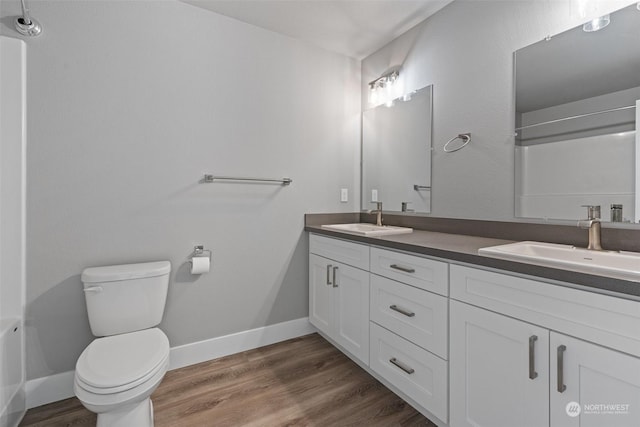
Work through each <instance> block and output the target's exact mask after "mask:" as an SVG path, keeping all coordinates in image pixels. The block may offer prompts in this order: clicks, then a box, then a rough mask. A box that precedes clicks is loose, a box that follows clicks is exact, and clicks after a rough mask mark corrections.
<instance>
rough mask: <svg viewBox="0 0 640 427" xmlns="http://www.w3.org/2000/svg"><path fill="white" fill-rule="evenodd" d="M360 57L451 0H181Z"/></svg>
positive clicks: (379, 46) (381, 45)
mask: <svg viewBox="0 0 640 427" xmlns="http://www.w3.org/2000/svg"><path fill="white" fill-rule="evenodd" d="M182 1H184V2H185V3H189V4H192V5H194V6H197V7H201V8H203V9H207V10H210V11H213V12H216V13H219V14H221V15H225V16H228V17H231V18H235V19H237V20H239V21H243V22H246V23H249V24H252V25H256V26H258V27H262V28H265V29H267V30H271V31H275V32H277V33H281V34H284V35H287V36H290V37H293V38H296V39H300V40H304V41H307V42H309V43H312V44H314V45H316V46H319V47H321V48H324V49H327V50H330V51H332V52H337V53H340V54H343V55H347V56H350V57H353V58H356V59H363V58H365V57H367V56H369V55H370V54H372V53H373V52H375V51H377V50H378V49H380V48H381V47H383V46H384V45H386V44H387V43H389V42H390V41H391V40H393V39H395V38H396V37H398V36H399V35H401V34H402V33H404V32H406V31H407V30H409V29H410V28H412V27H414V26H415V25H417V24H418V23H420V22H422V21H424V20H425V19H426V18H428V17H429V16H431V15H433V14H434V13H436V12H437V11H438V10H440V9H442V8H443V7H444V6H446V5H447V4H449V3H451V2H452V1H453V0H182Z"/></svg>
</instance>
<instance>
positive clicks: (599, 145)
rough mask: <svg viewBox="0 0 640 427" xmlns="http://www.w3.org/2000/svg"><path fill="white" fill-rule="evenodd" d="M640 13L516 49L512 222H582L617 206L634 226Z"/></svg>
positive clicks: (607, 215)
mask: <svg viewBox="0 0 640 427" xmlns="http://www.w3.org/2000/svg"><path fill="white" fill-rule="evenodd" d="M639 46H640V10H639V9H638V7H637V5H636V3H634V4H633V5H631V6H628V7H626V8H624V9H621V10H619V11H617V12H615V13H612V14H611V15H610V24H609V25H608V26H606V27H604V28H603V29H601V30H599V31H595V32H586V31H584V30H583V26H579V27H576V28H573V29H571V30H569V31H566V32H564V33H561V34H559V35H556V36H553V37H551V38H548V39H547V40H543V41H540V42H538V43H535V44H533V45H531V46H527V47H525V48H523V49H520V50H518V51H516V52H515V55H514V61H515V92H516V113H515V116H516V117H515V122H516V150H515V153H516V159H515V163H516V195H515V197H516V200H515V206H516V216H518V217H527V218H544V219H579V218H584V217H585V215H586V210H585V208H584V207H582V205H600V206H601V209H602V219H603V220H604V221H610V220H611V211H612V209H611V205H622V218H623V219H622V220H623V221H627V222H634V223H636V222H638V220H639V219H640V218H639V217H640V209H639V207H638V203H639V200H640V198H639V197H638V195H637V192H638V191H639V190H640V184H639V183H640V178H639V172H637V171H636V169H637V168H636V164H637V163H638V160H640V153H639V151H638V149H637V147H638V146H639V145H640V141H639V136H638V133H637V132H636V123H638V122H640V121H639V120H638V107H637V106H638V104H639V101H638V100H640V47H639Z"/></svg>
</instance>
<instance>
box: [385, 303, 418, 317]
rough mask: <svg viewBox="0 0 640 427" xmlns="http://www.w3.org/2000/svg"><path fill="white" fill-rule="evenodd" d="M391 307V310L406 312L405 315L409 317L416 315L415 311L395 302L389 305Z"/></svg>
mask: <svg viewBox="0 0 640 427" xmlns="http://www.w3.org/2000/svg"><path fill="white" fill-rule="evenodd" d="M389 308H390V309H391V310H393V311H397V312H398V313H400V314H404V315H405V316H407V317H413V316H415V315H416V314H415V313H414V312H413V311H409V310H407V309H404V308H402V307H398V306H397V305H395V304H393V305H390V306H389Z"/></svg>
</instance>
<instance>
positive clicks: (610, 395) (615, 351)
mask: <svg viewBox="0 0 640 427" xmlns="http://www.w3.org/2000/svg"><path fill="white" fill-rule="evenodd" d="M450 271H451V284H450V286H451V298H452V300H451V302H450V322H451V324H450V326H451V330H450V340H451V345H450V352H451V357H450V389H451V392H450V402H451V406H450V414H451V422H450V425H451V427H460V426H487V427H489V426H491V427H501V426H504V427H510V426H532V427H538V426H549V425H550V426H551V427H564V426H567V427H573V426H575V427H577V426H581V427H584V426H593V427H596V426H607V427H623V426H624V427H626V426H629V427H631V426H638V425H640V358H638V357H637V356H639V355H640V352H639V351H638V349H639V348H640V347H638V345H639V344H640V303H638V302H636V301H630V300H625V299H620V298H615V297H610V296H605V295H598V294H593V293H591V292H586V291H582V290H578V289H571V288H565V287H560V286H555V285H551V284H548V283H543V282H538V281H535V280H531V279H525V278H520V277H514V276H510V275H505V274H500V273H494V272H489V271H485V270H480V269H475V268H469V267H462V266H457V265H452V266H451V269H450ZM454 299H455V300H454ZM498 313H500V314H498ZM570 335H571V336H570ZM587 340H589V341H593V342H597V343H598V344H594V343H592V342H587ZM603 345H606V346H607V347H609V348H607V347H604V346H603ZM625 353H628V354H625ZM593 405H596V406H593ZM598 405H602V406H598ZM606 405H619V406H615V408H617V409H618V413H609V414H608V413H603V411H604V410H605V409H603V408H607V406H606ZM576 408H577V409H576ZM609 408H611V407H609ZM625 408H626V412H625V411H624V410H625ZM579 410H580V411H582V413H578V411H579ZM574 415H575V416H574Z"/></svg>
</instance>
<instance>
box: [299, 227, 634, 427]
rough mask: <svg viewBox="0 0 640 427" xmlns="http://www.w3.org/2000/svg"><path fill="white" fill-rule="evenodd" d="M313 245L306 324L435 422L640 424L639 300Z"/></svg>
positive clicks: (389, 253)
mask: <svg viewBox="0 0 640 427" xmlns="http://www.w3.org/2000/svg"><path fill="white" fill-rule="evenodd" d="M309 247H310V255H309V268H310V273H309V277H310V283H309V285H310V288H309V319H310V321H311V323H312V324H313V325H315V326H316V327H317V328H318V329H319V330H320V331H321V332H322V333H324V334H325V336H327V337H329V338H330V339H331V340H332V341H333V342H334V343H336V344H337V345H338V346H340V347H341V348H342V349H343V350H344V351H345V352H346V353H347V354H349V355H350V356H351V357H352V358H354V359H356V360H357V361H359V362H361V363H360V364H361V366H363V367H365V369H367V370H368V371H369V372H370V373H371V374H373V375H374V376H376V377H377V378H378V379H380V380H381V381H382V382H383V383H384V384H385V385H387V386H388V387H389V388H391V389H392V390H393V391H395V392H396V393H398V395H400V396H401V397H403V398H404V399H405V400H406V401H407V402H409V403H410V404H411V405H413V406H414V407H415V408H416V409H418V410H419V411H420V412H422V413H423V414H425V415H426V416H427V417H428V418H430V419H432V421H434V422H436V424H437V425H439V426H450V427H471V426H473V427H639V426H640V302H639V301H634V300H631V299H625V298H618V297H614V296H609V295H603V294H598V293H595V292H590V291H588V290H583V289H577V288H573V287H571V285H569V284H565V285H568V286H559V285H558V284H553V283H548V282H544V281H541V280H536V279H535V278H532V277H530V276H521V275H517V274H511V273H506V272H505V273H502V272H499V271H493V270H491V271H490V270H489V269H485V268H475V267H471V266H465V265H459V264H456V263H455V262H452V263H448V262H446V260H437V259H432V258H427V257H423V256H415V255H412V254H408V253H405V252H399V251H395V250H388V249H384V248H380V247H376V246H371V247H370V246H369V245H366V244H360V243H353V242H350V241H347V240H342V239H334V238H329V237H324V236H320V235H314V234H311V236H310V244H309ZM603 280H606V279H603ZM639 286H640V285H639Z"/></svg>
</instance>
